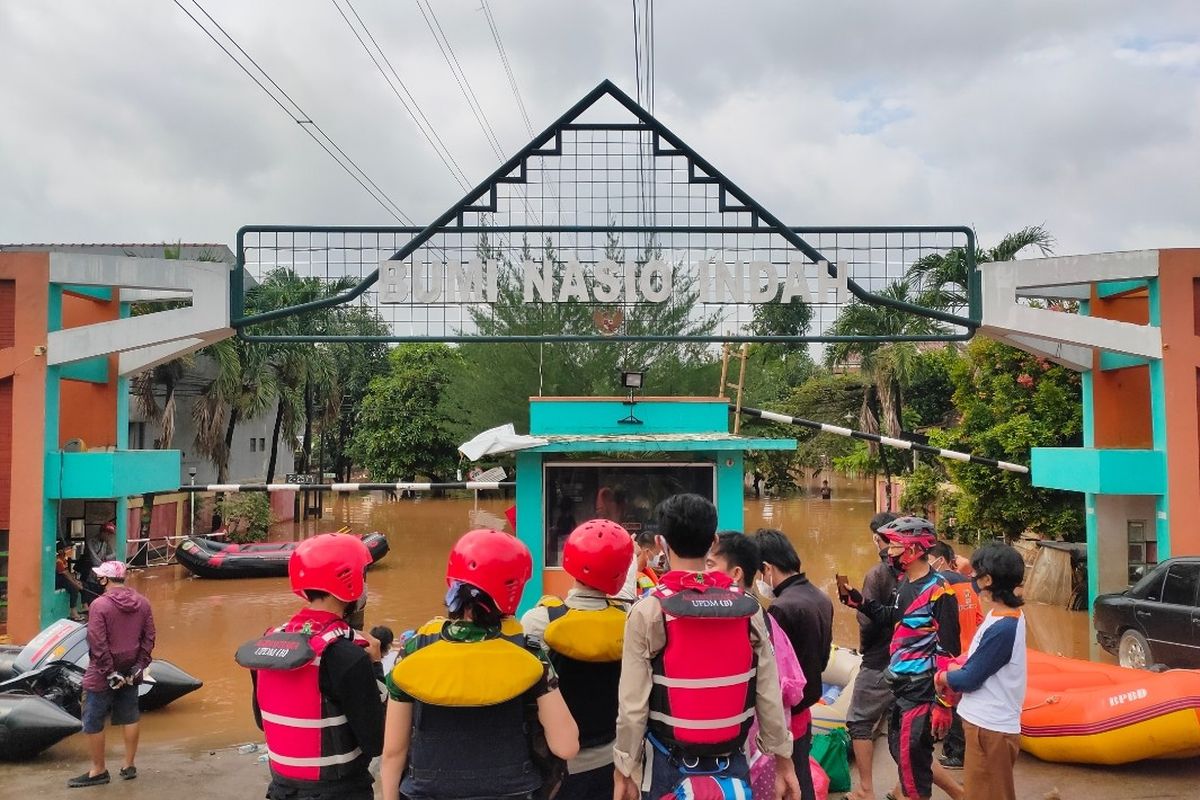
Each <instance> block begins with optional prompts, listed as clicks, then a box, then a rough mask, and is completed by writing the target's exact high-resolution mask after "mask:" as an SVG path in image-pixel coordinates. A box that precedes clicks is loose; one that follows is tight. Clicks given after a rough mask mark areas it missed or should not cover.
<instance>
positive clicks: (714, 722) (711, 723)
mask: <svg viewBox="0 0 1200 800" xmlns="http://www.w3.org/2000/svg"><path fill="white" fill-rule="evenodd" d="M753 716H754V709H753V708H748V709H746V710H745V711H743V712H742V713H741V714H738V715H736V716H732V717H724V718H723V719H683V718H682V717H673V716H671V715H670V714H664V713H662V712H661V711H651V712H650V719H652V720H654V721H656V722H661V723H663V724H664V725H670V726H671V727H672V728H687V729H688V730H693V731H713V730H717V729H719V728H731V727H733V726H734V725H741V724H742V723H743V722H746V721H747V720H749V719H750V718H751V717H753Z"/></svg>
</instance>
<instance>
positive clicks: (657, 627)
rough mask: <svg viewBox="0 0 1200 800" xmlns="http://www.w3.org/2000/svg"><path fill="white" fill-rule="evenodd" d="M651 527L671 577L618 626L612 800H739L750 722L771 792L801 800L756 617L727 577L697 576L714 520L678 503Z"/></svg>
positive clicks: (757, 610) (706, 511)
mask: <svg viewBox="0 0 1200 800" xmlns="http://www.w3.org/2000/svg"><path fill="white" fill-rule="evenodd" d="M654 515H655V518H656V521H657V525H658V531H659V535H660V536H661V541H662V545H663V549H664V551H665V552H666V554H667V562H668V565H669V567H670V570H669V571H668V572H667V573H666V574H664V575H663V576H662V580H661V582H660V584H659V585H658V587H657V588H656V589H655V590H654V591H653V592H652V593H651V594H650V595H649V596H648V597H645V598H643V599H642V600H639V601H638V602H637V603H635V604H634V606H633V608H632V609H631V610H630V612H629V620H628V622H627V623H626V624H625V647H624V652H623V655H622V660H621V682H620V686H619V689H618V696H619V709H620V712H619V716H618V717H617V737H616V741H615V743H614V745H613V760H614V765H615V768H616V771H615V773H614V776H613V778H614V781H615V783H616V787H615V790H614V792H613V798H614V800H637V798H639V797H641V798H643V799H644V800H659V799H660V798H662V797H663V796H664V795H669V796H675V797H713V796H717V797H725V798H734V797H748V796H749V795H750V785H749V778H750V772H749V766H748V764H747V762H746V756H745V754H744V752H743V748H744V746H745V744H746V736H747V734H748V732H749V730H750V725H751V722H752V721H753V718H754V716H755V714H756V713H757V715H758V720H759V723H760V725H761V727H762V733H761V736H760V737H759V744H760V745H761V746H762V750H763V752H764V753H767V754H769V755H771V756H774V759H775V769H776V791H777V793H778V794H779V795H781V796H785V797H787V798H793V799H794V798H798V797H799V787H798V785H797V783H796V771H795V769H794V768H793V766H792V758H791V755H792V734H791V732H790V731H789V730H788V724H787V720H786V719H785V716H784V709H783V701H782V699H781V696H780V690H779V676H778V673H777V670H776V666H775V655H774V652H773V650H772V648H771V637H770V633H769V632H768V630H767V622H766V617H765V614H764V613H763V610H762V608H761V607H760V606H759V604H758V602H757V601H756V600H755V599H754V598H753V597H751V596H750V595H748V594H746V592H745V591H743V589H742V587H741V586H738V585H735V584H734V582H733V581H732V580H731V579H730V578H729V576H728V575H726V574H724V573H722V572H706V571H705V559H706V557H707V555H708V551H709V550H710V549H711V548H712V546H713V543H714V541H715V540H716V530H717V511H716V508H714V507H713V504H712V503H711V502H709V501H708V500H706V499H704V498H703V497H700V496H699V495H695V494H680V495H675V496H674V497H670V498H668V499H666V500H664V501H663V502H662V503H660V504H659V506H658V508H656V509H655V512H654Z"/></svg>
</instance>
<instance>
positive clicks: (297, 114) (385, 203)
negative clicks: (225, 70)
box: [173, 0, 416, 225]
mask: <svg viewBox="0 0 1200 800" xmlns="http://www.w3.org/2000/svg"><path fill="white" fill-rule="evenodd" d="M173 2H174V3H175V5H176V6H178V7H179V10H180V11H182V12H183V13H184V14H187V16H188V18H189V19H191V20H192V22H194V23H195V24H196V26H197V27H198V28H200V30H201V31H203V32H204V34H205V35H206V36H208V38H209V39H211V40H212V41H213V43H214V44H215V45H217V47H219V48H221V51H222V52H224V53H225V55H227V56H229V58H230V60H231V61H233V63H235V64H236V65H237V66H238V68H240V69H241V70H242V72H244V73H246V76H247V77H249V78H250V80H252V81H254V83H255V84H257V85H258V87H259V88H260V89H262V90H263V92H264V93H266V95H267V96H268V97H270V98H271V100H272V101H273V102H274V103H275V104H276V105H277V106H279V108H280V110H282V111H283V112H284V113H285V114H287V115H288V116H289V117H291V119H292V121H293V122H295V123H296V124H298V125H299V126H300V129H301V130H303V131H304V132H305V133H306V134H307V135H308V136H309V137H310V138H311V139H312V140H313V141H314V142H316V143H317V145H318V146H319V147H320V148H321V149H322V150H324V151H325V153H326V154H327V155H328V156H329V157H330V158H332V159H333V160H334V161H335V162H337V165H338V166H339V167H341V168H342V169H343V170H344V171H345V172H346V174H347V175H349V176H350V177H351V178H353V179H354V180H355V182H356V183H358V185H359V186H361V187H362V188H363V190H364V191H366V192H367V194H369V195H371V197H372V199H374V200H375V202H377V203H379V205H380V206H382V207H383V209H384V210H385V211H387V212H388V214H390V215H391V216H392V217H394V218H395V219H396V220H397V221H398V222H402V223H405V224H407V225H415V224H416V223H414V222H413V221H412V219H411V218H410V217H409V216H408V215H407V214H405V213H404V211H403V210H402V209H401V208H400V206H398V205H397V204H396V202H395V201H394V200H392V198H391V197H389V196H388V194H387V193H386V192H384V191H383V189H381V188H380V187H379V185H378V184H377V183H375V181H374V180H372V179H371V177H370V176H369V175H368V174H367V173H366V172H365V171H364V170H363V169H362V167H360V166H359V165H358V164H357V163H356V162H355V161H354V159H352V158H350V156H349V155H347V154H346V151H345V150H343V149H342V148H341V147H339V146H338V144H337V143H336V142H335V141H334V140H333V139H332V138H331V137H330V136H329V134H327V133H325V131H324V130H323V129H322V128H321V126H320V125H318V124H317V123H316V122H315V121H314V120H313V119H312V117H311V116H309V114H308V113H307V112H305V111H304V109H303V108H301V107H300V105H299V104H298V103H297V102H296V101H295V100H293V99H292V97H291V95H289V94H288V93H287V92H286V91H284V89H283V87H281V86H280V85H279V84H278V83H277V82H276V81H275V79H274V78H272V77H271V76H270V74H268V73H267V71H266V70H265V69H263V68H262V67H261V66H259V64H258V62H257V61H255V60H254V58H253V57H252V56H251V55H250V54H249V53H247V52H246V50H245V49H244V48H243V47H242V46H241V45H240V44H238V42H237V40H236V39H234V38H233V37H232V36H230V35H229V32H228V31H226V30H225V29H224V28H223V27H221V24H220V23H219V22H217V21H216V20H215V19H214V18H213V16H212V15H211V14H209V13H208V11H207V10H206V9H205V8H204V6H202V5H201V4H200V3H199V2H198V0H191V3H192V5H194V6H195V7H196V9H197V10H198V11H199V12H200V13H201V14H203V15H204V17H205V18H207V19H208V21H209V22H211V23H212V25H213V26H214V27H215V28H216V29H217V30H218V31H220V33H221V36H223V37H224V38H225V39H226V40H227V41H228V42H229V45H231V46H232V47H233V48H234V49H236V50H237V52H238V53H240V54H241V55H242V56H243V57H244V58H245V60H246V61H248V62H249V63H250V65H252V66H253V67H254V70H255V71H257V73H258V74H257V75H256V74H255V72H254V71H252V70H251V69H250V67H249V66H247V65H246V63H244V62H243V61H242V60H241V59H239V58H238V56H237V55H235V54H234V52H233V51H232V50H230V48H229V47H228V46H226V44H225V42H223V41H221V39H220V38H218V36H217V34H215V33H213V31H212V30H210V29H209V28H208V26H206V25H205V24H204V23H203V22H202V21H201V20H200V19H199V18H198V17H197V16H196V15H195V14H193V13H192V12H191V11H189V10H188V9H187V8H185V7H184V5H183V3H182V2H180V0H173ZM259 75H261V76H262V78H261V79H260V78H259ZM264 80H265V81H266V83H264ZM267 84H270V86H271V87H273V88H274V90H275V91H272V90H271V88H268V86H267ZM281 98H282V99H281ZM285 101H286V102H285Z"/></svg>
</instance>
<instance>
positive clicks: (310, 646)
mask: <svg viewBox="0 0 1200 800" xmlns="http://www.w3.org/2000/svg"><path fill="white" fill-rule="evenodd" d="M370 563H371V553H370V551H368V550H367V547H366V545H364V544H363V543H362V541H361V540H360V539H358V538H357V537H355V536H349V535H347V534H344V533H323V534H320V535H318V536H314V537H313V538H311V539H307V540H305V541H303V542H301V543H300V544H299V545H298V546H297V547H296V549H295V551H293V552H292V556H291V559H290V560H289V561H288V577H289V578H290V579H291V584H292V591H293V592H295V593H296V594H298V595H299V596H300V597H302V598H304V600H305V601H307V605H306V606H305V607H304V608H302V609H300V611H299V612H297V613H296V615H295V616H293V617H292V618H291V619H290V620H288V621H287V622H286V623H284V624H283V625H280V626H279V627H278V628H273V629H272V630H270V631H267V633H265V634H264V635H263V636H262V637H260V638H258V639H256V640H254V641H251V642H247V643H246V644H244V645H242V646H241V647H240V648H238V651H237V656H236V658H237V662H238V663H239V664H241V665H242V666H243V667H246V668H248V669H250V670H251V673H250V674H251V676H252V678H253V681H254V719H255V722H257V723H258V726H259V727H260V728H262V730H263V733H264V734H265V735H266V740H267V759H268V763H269V764H270V766H271V785H270V786H269V787H268V789H267V797H268V798H269V799H270V800H297V798H304V800H334V798H337V799H338V800H370V798H372V797H374V792H373V790H372V788H371V784H372V782H373V781H372V778H371V775H370V772H369V771H368V766H369V765H370V762H371V759H372V758H373V757H374V756H377V755H379V753H380V751H381V750H382V747H383V704H382V703H381V702H380V696H379V683H378V682H377V681H376V679H375V673H374V669H373V667H372V663H371V656H369V655H368V653H367V649H366V648H367V640H366V639H364V638H363V637H361V636H358V635H356V634H355V632H354V631H353V630H352V629H351V628H350V626H349V624H347V622H346V617H347V615H348V614H350V613H352V612H353V611H355V610H358V609H359V608H361V605H362V603H363V601H364V600H365V594H364V593H365V589H366V585H365V582H364V577H363V576H364V573H365V572H366V569H367V565H368V564H370Z"/></svg>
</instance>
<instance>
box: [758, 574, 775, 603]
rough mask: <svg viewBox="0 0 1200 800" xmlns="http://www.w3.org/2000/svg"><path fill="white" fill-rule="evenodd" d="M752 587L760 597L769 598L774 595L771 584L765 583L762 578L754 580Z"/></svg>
mask: <svg viewBox="0 0 1200 800" xmlns="http://www.w3.org/2000/svg"><path fill="white" fill-rule="evenodd" d="M754 588H755V589H756V590H757V591H758V594H759V596H760V597H764V598H768V599H770V598H772V597H774V596H775V590H774V589H772V588H771V584H769V583H767V582H766V581H764V580H763V579H762V578H759V579H758V580H756V581H754Z"/></svg>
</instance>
